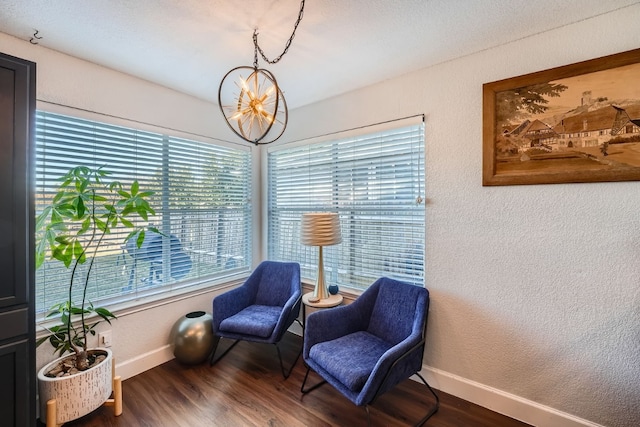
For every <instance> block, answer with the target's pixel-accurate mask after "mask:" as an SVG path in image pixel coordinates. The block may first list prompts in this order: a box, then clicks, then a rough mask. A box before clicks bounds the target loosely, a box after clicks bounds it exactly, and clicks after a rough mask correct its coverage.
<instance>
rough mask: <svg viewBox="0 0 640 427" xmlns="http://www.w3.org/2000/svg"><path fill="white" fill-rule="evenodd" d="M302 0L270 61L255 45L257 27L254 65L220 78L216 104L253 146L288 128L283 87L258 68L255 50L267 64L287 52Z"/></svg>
mask: <svg viewBox="0 0 640 427" xmlns="http://www.w3.org/2000/svg"><path fill="white" fill-rule="evenodd" d="M304 2H305V0H302V1H301V3H300V12H299V13H298V19H297V20H296V23H295V26H294V27H293V32H292V33H291V37H289V40H288V41H287V44H286V46H285V48H284V51H283V52H282V53H281V54H280V56H278V57H277V58H275V59H274V60H269V59H268V58H267V57H266V55H265V54H264V52H263V51H262V49H261V48H260V46H259V45H258V29H257V28H256V29H254V30H253V67H250V66H240V67H236V68H233V69H232V70H230V71H229V72H228V73H227V74H225V76H224V77H223V78H222V81H221V82H220V87H219V88H218V105H219V106H220V111H222V115H223V116H224V119H225V121H226V123H227V125H229V127H230V128H231V130H232V131H233V132H234V133H235V134H236V135H238V136H239V137H240V138H242V139H244V140H245V141H247V142H250V143H253V144H255V145H259V144H269V143H271V142H273V141H275V140H276V139H278V138H280V136H282V134H283V133H284V130H285V129H286V127H287V121H288V119H289V111H288V110H287V102H286V101H285V99H284V95H283V94H282V90H281V89H280V86H278V82H277V81H276V78H275V76H274V75H273V73H271V72H270V71H269V70H266V69H264V68H258V52H260V55H261V56H262V59H263V60H264V61H265V62H267V63H269V64H276V63H277V62H278V61H280V59H282V57H283V56H284V55H285V54H286V53H287V51H288V50H289V47H290V46H291V42H292V41H293V37H294V36H295V34H296V29H297V28H298V25H299V24H300V21H301V20H302V15H303V11H304Z"/></svg>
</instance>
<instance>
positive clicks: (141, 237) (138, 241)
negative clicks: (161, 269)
mask: <svg viewBox="0 0 640 427" xmlns="http://www.w3.org/2000/svg"><path fill="white" fill-rule="evenodd" d="M144 237H145V232H144V230H140V233H138V238H137V239H136V246H137V247H138V249H140V248H141V247H142V243H143V242H144Z"/></svg>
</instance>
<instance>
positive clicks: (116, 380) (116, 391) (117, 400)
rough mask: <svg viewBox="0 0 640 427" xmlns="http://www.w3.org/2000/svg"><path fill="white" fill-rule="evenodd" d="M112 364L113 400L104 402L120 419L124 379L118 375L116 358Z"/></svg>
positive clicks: (112, 360)
mask: <svg viewBox="0 0 640 427" xmlns="http://www.w3.org/2000/svg"><path fill="white" fill-rule="evenodd" d="M111 363H112V368H111V372H112V373H113V374H112V375H113V398H111V399H107V401H106V402H104V406H113V412H114V415H115V416H116V417H118V416H120V415H122V379H121V378H120V375H116V358H115V357H114V358H112V359H111ZM47 415H48V413H47ZM47 419H48V418H47ZM47 427H50V426H49V424H47ZM54 427H55V426H54Z"/></svg>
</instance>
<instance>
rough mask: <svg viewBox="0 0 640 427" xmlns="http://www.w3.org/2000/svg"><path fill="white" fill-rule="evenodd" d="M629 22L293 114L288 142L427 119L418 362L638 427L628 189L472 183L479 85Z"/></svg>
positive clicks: (635, 201)
mask: <svg viewBox="0 0 640 427" xmlns="http://www.w3.org/2000/svg"><path fill="white" fill-rule="evenodd" d="M638 22H640V5H637V4H636V5H635V6H632V7H629V8H626V9H624V10H621V11H618V12H616V13H611V14H607V15H602V16H599V17H596V18H593V19H589V20H586V21H582V22H579V23H576V24H574V25H570V26H567V27H564V28H559V29H556V30H554V31H550V32H547V33H542V34H538V35H535V36H533V37H530V38H527V39H522V40H518V41H515V42H513V43H510V44H506V45H503V46H498V47H495V48H493V49H490V50H486V51H483V52H480V53H477V54H474V55H470V56H467V57H464V58H461V59H458V60H455V61H450V62H447V63H443V64H440V65H438V66H434V67H431V68H429V69H425V70H422V71H420V72H416V73H412V74H409V75H406V76H403V77H400V78H397V79H393V80H390V81H387V82H384V83H381V84H378V85H374V86H371V87H369V88H366V89H364V90H358V91H355V92H352V93H349V94H347V95H344V96H340V97H337V98H334V99H331V100H328V101H326V102H322V103H319V104H315V105H310V106H308V107H303V108H301V109H298V110H296V111H294V113H293V114H292V116H291V117H290V120H289V129H288V130H287V133H286V134H285V137H286V138H288V139H289V140H297V139H300V138H303V137H306V136H311V135H317V134H324V133H327V132H331V131H337V130H342V129H348V128H353V127H356V126H361V125H365V124H371V123H376V122H379V121H385V120H389V119H393V118H399V117H404V116H408V115H412V114H418V113H425V114H426V171H427V177H426V198H427V211H426V215H427V226H426V239H427V255H426V283H427V286H428V288H429V289H430V290H431V292H432V298H433V300H432V306H431V312H430V325H429V331H428V340H429V350H428V351H427V355H426V360H425V362H426V364H427V365H430V366H432V367H435V368H437V369H440V370H443V371H446V372H448V373H451V374H454V375H458V376H460V377H463V378H465V379H468V380H472V381H476V382H478V383H481V384H484V385H486V386H489V387H493V388H496V389H499V390H503V391H505V392H508V393H512V394H514V395H517V396H521V397H523V398H525V399H529V400H531V401H534V402H537V403H539V404H542V405H547V406H549V407H552V408H556V409H558V410H560V411H563V412H566V413H569V414H573V415H575V416H577V417H580V418H583V419H586V420H590V421H591V422H595V423H599V424H602V425H606V426H627V427H632V426H638V425H640V409H639V408H640V383H639V381H640V367H639V366H640V262H639V258H640V221H639V217H640V214H639V212H640V183H638V182H623V183H592V184H556V185H536V186H508V187H492V188H488V187H482V84H483V83H486V82H491V81H495V80H499V79H503V78H507V77H512V76H517V75H521V74H526V73H530V72H534V71H539V70H543V69H547V68H552V67H555V66H560V65H565V64H569V63H573V62H577V61H582V60H587V59H592V58H595V57H599V56H603V55H607V54H613V53H617V52H622V51H625V50H630V49H635V48H638V47H640V31H638ZM434 42H435V41H433V40H424V43H434ZM416 54H417V55H419V54H420V52H416ZM436 386H437V384H436Z"/></svg>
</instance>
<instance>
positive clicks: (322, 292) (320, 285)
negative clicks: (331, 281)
mask: <svg viewBox="0 0 640 427" xmlns="http://www.w3.org/2000/svg"><path fill="white" fill-rule="evenodd" d="M313 298H314V299H317V298H318V299H320V300H323V299H327V298H329V291H328V290H327V284H326V283H325V280H324V262H323V258H322V246H318V277H317V278H316V286H315V288H314V289H313Z"/></svg>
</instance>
